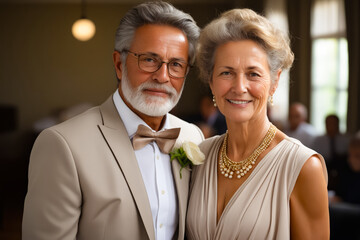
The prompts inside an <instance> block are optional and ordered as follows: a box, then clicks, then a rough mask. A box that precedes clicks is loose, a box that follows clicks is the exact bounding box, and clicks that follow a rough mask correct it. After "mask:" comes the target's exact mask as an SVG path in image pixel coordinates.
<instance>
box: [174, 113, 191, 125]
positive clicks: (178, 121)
mask: <svg viewBox="0 0 360 240" xmlns="http://www.w3.org/2000/svg"><path fill="white" fill-rule="evenodd" d="M168 117H169V122H170V125H171V126H172V127H193V126H195V125H194V124H192V123H189V122H187V121H185V120H183V119H181V118H179V117H177V116H175V115H172V114H170V113H169V114H168Z"/></svg>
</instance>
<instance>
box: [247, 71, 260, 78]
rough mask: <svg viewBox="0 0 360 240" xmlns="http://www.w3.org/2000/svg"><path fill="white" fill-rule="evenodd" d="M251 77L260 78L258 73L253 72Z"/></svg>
mask: <svg viewBox="0 0 360 240" xmlns="http://www.w3.org/2000/svg"><path fill="white" fill-rule="evenodd" d="M249 76H250V77H260V75H259V74H258V73H255V72H252V73H250V74H249Z"/></svg>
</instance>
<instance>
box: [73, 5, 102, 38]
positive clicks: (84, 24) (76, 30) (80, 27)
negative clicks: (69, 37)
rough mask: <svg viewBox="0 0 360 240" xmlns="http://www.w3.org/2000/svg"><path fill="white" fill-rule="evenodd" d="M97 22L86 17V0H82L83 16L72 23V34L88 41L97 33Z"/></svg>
mask: <svg viewBox="0 0 360 240" xmlns="http://www.w3.org/2000/svg"><path fill="white" fill-rule="evenodd" d="M95 30H96V28H95V24H94V22H93V21H91V20H90V19H87V18H86V14H85V0H81V17H80V19H78V20H76V21H75V22H74V24H73V25H72V29H71V31H72V34H73V36H74V37H75V38H76V39H77V40H79V41H88V40H90V39H91V38H92V37H93V36H94V35H95Z"/></svg>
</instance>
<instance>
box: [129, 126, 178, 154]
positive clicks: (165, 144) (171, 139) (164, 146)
mask: <svg viewBox="0 0 360 240" xmlns="http://www.w3.org/2000/svg"><path fill="white" fill-rule="evenodd" d="M179 133H180V128H171V129H167V130H164V131H160V132H153V131H152V130H151V129H150V128H148V127H146V126H144V125H142V124H140V125H139V127H138V129H137V131H136V133H135V135H134V138H133V147H134V150H139V149H141V148H143V147H145V145H147V144H148V143H150V142H152V141H155V142H156V144H157V145H158V146H159V148H160V150H161V151H162V152H163V153H166V154H167V153H169V152H170V151H171V149H172V147H173V146H174V144H175V142H176V139H177V137H178V136H179Z"/></svg>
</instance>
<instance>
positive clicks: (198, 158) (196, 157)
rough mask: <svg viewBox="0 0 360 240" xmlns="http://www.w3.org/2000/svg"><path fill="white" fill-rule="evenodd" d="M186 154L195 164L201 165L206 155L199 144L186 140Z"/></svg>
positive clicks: (184, 146) (183, 145)
mask: <svg viewBox="0 0 360 240" xmlns="http://www.w3.org/2000/svg"><path fill="white" fill-rule="evenodd" d="M182 147H183V149H184V151H185V154H186V156H187V157H188V158H189V159H190V161H191V162H192V164H193V165H200V164H203V163H204V160H205V155H204V154H203V153H202V152H201V151H200V148H199V146H198V145H196V144H195V143H193V142H190V141H185V142H184V143H183V144H182Z"/></svg>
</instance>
